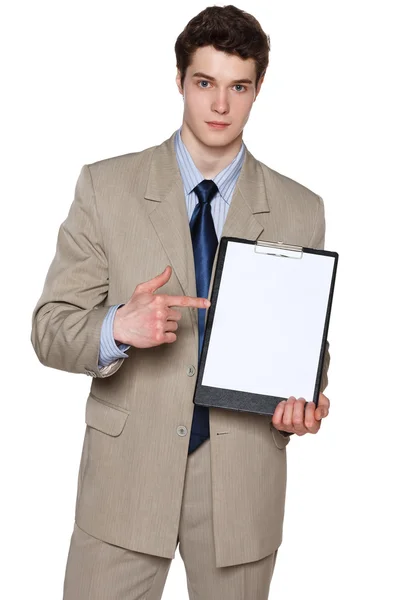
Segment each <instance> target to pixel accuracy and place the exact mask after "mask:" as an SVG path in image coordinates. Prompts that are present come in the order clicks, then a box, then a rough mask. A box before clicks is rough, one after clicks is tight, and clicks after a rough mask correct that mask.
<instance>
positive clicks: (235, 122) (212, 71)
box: [176, 46, 263, 147]
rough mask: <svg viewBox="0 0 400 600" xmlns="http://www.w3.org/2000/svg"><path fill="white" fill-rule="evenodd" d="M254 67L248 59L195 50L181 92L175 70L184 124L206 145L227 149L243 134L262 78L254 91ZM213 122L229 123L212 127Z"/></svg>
mask: <svg viewBox="0 0 400 600" xmlns="http://www.w3.org/2000/svg"><path fill="white" fill-rule="evenodd" d="M255 80H256V66H255V61H254V60H253V59H252V58H250V59H247V60H243V59H241V58H240V57H238V56H233V55H230V54H226V53H225V52H221V51H219V50H215V48H214V47H213V46H205V47H203V48H198V49H197V50H196V52H195V54H194V55H193V57H192V64H191V65H190V66H189V67H188V68H187V71H186V75H185V79H184V89H183V90H182V87H181V84H180V73H179V71H178V74H177V77H176V82H177V85H178V88H179V91H180V92H181V93H183V94H184V98H185V105H184V113H183V121H184V125H186V127H188V128H189V129H190V131H191V132H192V134H193V135H194V136H195V137H196V138H197V139H198V140H199V141H200V142H202V143H203V144H205V145H206V146H213V147H221V146H227V145H228V144H230V143H231V142H232V141H233V140H235V139H236V138H237V137H238V136H239V135H240V134H241V132H242V131H243V128H244V126H245V125H246V123H247V120H248V118H249V115H250V111H251V108H252V106H253V102H254V100H255V98H256V96H257V94H258V92H259V90H260V87H261V84H262V81H263V78H262V79H261V80H260V81H259V84H258V89H257V90H256V88H255ZM212 121H217V122H222V123H228V124H229V125H228V126H227V127H223V128H215V127H212V126H211V125H210V124H209V123H210V122H212Z"/></svg>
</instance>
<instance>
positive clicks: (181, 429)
mask: <svg viewBox="0 0 400 600" xmlns="http://www.w3.org/2000/svg"><path fill="white" fill-rule="evenodd" d="M176 433H177V434H178V435H180V436H181V437H183V436H185V435H186V434H187V428H186V427H185V426H184V425H179V427H178V428H177V430H176Z"/></svg>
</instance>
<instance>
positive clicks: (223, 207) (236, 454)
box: [32, 6, 329, 600]
mask: <svg viewBox="0 0 400 600" xmlns="http://www.w3.org/2000/svg"><path fill="white" fill-rule="evenodd" d="M175 51H176V57H177V67H178V71H177V77H176V82H177V86H178V89H179V92H180V93H181V94H182V96H183V97H184V112H183V122H182V127H181V128H180V130H178V131H177V132H174V134H173V135H172V136H171V137H170V138H169V139H168V140H166V141H165V142H163V143H162V144H161V145H159V146H155V147H152V148H148V149H146V150H143V151H141V152H136V153H132V154H127V155H124V156H119V157H114V158H110V159H108V160H103V161H99V162H96V163H94V164H91V165H85V166H84V167H83V168H82V171H81V174H80V176H79V179H78V182H77V187H76V194H75V199H74V202H73V204H72V206H71V209H70V212H69V214H68V217H67V219H66V221H65V222H64V223H63V224H62V225H61V228H60V232H59V236H58V240H57V251H56V255H55V257H54V260H53V262H52V264H51V266H50V269H49V273H48V275H47V279H46V282H45V286H44V290H43V293H42V296H41V298H40V300H39V301H38V304H37V306H36V308H35V311H34V315H33V330H32V342H33V345H34V347H35V350H36V353H37V355H38V357H39V359H40V361H41V362H42V363H43V364H46V365H48V366H51V367H54V368H58V369H63V370H67V371H70V372H74V373H87V374H88V375H90V376H92V377H93V381H92V386H91V391H90V394H89V397H88V399H87V404H86V424H87V428H86V433H85V439H84V444H83V450H82V458H81V464H80V469H79V477H78V491H77V501H76V515H75V519H76V523H75V527H74V531H73V534H72V538H71V546H70V550H69V555H68V562H67V569H66V575H65V583H64V599H65V600H72V599H73V600H83V599H85V600H102V599H107V600H111V599H113V600H114V599H115V600H128V599H129V600H136V599H139V598H146V600H156V599H159V598H161V595H162V590H163V587H164V584H165V580H166V577H167V573H168V569H169V566H170V562H171V559H172V558H174V556H175V549H176V547H177V544H178V543H179V550H180V554H181V556H182V558H183V561H184V564H185V568H186V573H187V584H188V590H189V596H190V598H191V600H193V599H196V600H211V599H213V598H221V599H225V598H226V599H228V598H229V600H235V599H239V598H240V599H244V598H246V599H249V598H251V599H252V600H258V599H259V600H261V599H263V600H264V599H266V598H267V597H268V590H269V586H270V581H271V577H272V574H273V570H274V565H275V560H276V555H277V550H278V547H279V545H280V544H281V541H282V524H283V516H284V503H285V488H286V449H285V446H286V445H287V443H288V442H289V439H290V438H289V437H288V434H290V433H297V434H298V435H303V434H305V433H307V432H311V433H316V432H317V431H318V429H319V427H320V423H321V419H322V417H324V416H326V415H327V414H328V410H329V400H328V399H327V398H326V396H324V395H323V394H322V393H321V395H320V403H319V406H318V408H317V409H315V405H314V404H313V403H312V402H311V403H308V404H307V405H306V406H305V401H304V399H297V400H296V399H295V398H289V399H288V400H287V401H285V402H282V403H281V404H280V405H278V407H277V409H276V411H275V414H274V416H273V418H271V417H265V416H262V415H257V414H252V413H237V412H236V411H229V410H223V409H210V410H208V409H206V408H203V407H197V406H196V408H195V406H194V404H193V395H194V388H195V382H196V373H197V366H198V360H199V350H200V349H201V345H202V337H203V333H204V326H205V314H204V313H205V312H206V309H207V308H208V307H209V306H210V302H209V301H208V297H209V295H210V290H211V286H212V281H213V277H214V271H213V270H214V269H215V262H216V250H217V244H218V241H219V240H220V238H221V236H222V235H225V236H237V237H242V238H247V239H251V240H256V239H260V240H269V241H283V242H285V243H290V244H298V245H304V246H309V247H315V248H322V247H323V244H324V232H325V222H324V209H323V203H322V200H321V198H320V197H319V196H317V195H316V194H314V193H313V192H311V191H310V190H308V189H306V188H305V187H303V186H301V185H300V184H298V183H296V182H294V181H292V180H291V179H288V178H287V177H284V176H283V175H280V174H279V173H277V172H275V171H273V170H271V169H269V168H268V167H267V166H265V165H263V164H262V163H261V162H259V161H257V160H256V159H255V158H254V157H253V156H252V155H251V153H250V152H249V151H248V149H247V148H246V146H245V145H244V143H243V141H242V135H243V128H244V126H245V124H246V122H247V120H248V118H249V115H250V111H251V108H252V105H253V102H254V101H255V99H256V97H257V95H258V93H259V92H260V89H261V85H262V82H263V80H264V74H265V71H266V68H267V65H268V57H269V38H268V37H267V36H266V35H265V33H264V32H263V31H262V29H261V27H260V25H259V23H258V22H257V21H256V20H255V19H254V17H252V16H251V15H249V14H247V13H245V12H243V11H240V10H239V9H237V8H235V7H233V6H226V7H223V8H221V7H209V8H207V9H205V10H204V11H202V12H201V13H200V14H199V15H197V16H196V17H195V18H194V19H192V20H191V21H190V22H189V23H188V25H187V26H186V28H185V30H184V31H183V32H182V33H181V34H180V36H179V37H178V39H177V42H176V46H175ZM132 291H133V293H132ZM232 302H235V303H237V309H238V324H237V326H245V311H246V310H247V308H246V307H241V306H240V298H233V299H232ZM197 309H199V310H197ZM233 326H236V324H233ZM328 365H329V354H328V351H326V353H325V362H324V373H323V385H322V390H321V392H322V391H323V390H324V389H325V387H326V385H327V370H328Z"/></svg>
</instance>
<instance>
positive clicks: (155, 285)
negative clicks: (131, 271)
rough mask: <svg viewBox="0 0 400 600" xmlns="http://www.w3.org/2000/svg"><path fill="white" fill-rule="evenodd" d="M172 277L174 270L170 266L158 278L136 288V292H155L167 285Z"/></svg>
mask: <svg viewBox="0 0 400 600" xmlns="http://www.w3.org/2000/svg"><path fill="white" fill-rule="evenodd" d="M171 275H172V268H171V267H170V266H169V265H168V266H167V267H165V269H164V271H163V272H162V273H160V274H159V275H157V276H156V277H153V279H149V280H148V281H144V282H143V283H139V285H137V286H136V290H135V292H136V291H137V292H155V291H156V290H158V289H159V288H160V287H162V286H163V285H165V284H166V283H167V281H168V280H169V279H170V277H171Z"/></svg>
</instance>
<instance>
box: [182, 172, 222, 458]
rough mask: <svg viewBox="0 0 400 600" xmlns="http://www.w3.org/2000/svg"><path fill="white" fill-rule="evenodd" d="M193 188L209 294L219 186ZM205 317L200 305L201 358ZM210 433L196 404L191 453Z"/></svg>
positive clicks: (199, 271)
mask: <svg viewBox="0 0 400 600" xmlns="http://www.w3.org/2000/svg"><path fill="white" fill-rule="evenodd" d="M193 191H194V192H195V193H196V195H197V197H198V199H199V202H198V204H196V207H195V209H194V211H193V214H192V218H191V219H190V232H191V236H192V244H193V256H194V266H195V271H196V288H197V296H198V297H199V298H207V297H208V291H209V286H210V279H211V272H212V267H213V263H214V257H215V252H216V250H217V247H218V238H217V234H216V233H215V227H214V221H213V218H212V214H211V204H210V203H211V200H212V199H213V198H214V196H215V194H216V193H217V192H218V188H217V186H216V185H215V183H214V182H213V181H212V180H211V179H203V181H201V182H200V183H199V184H198V185H197V186H196V187H195V188H194V190H193ZM205 317H206V309H205V308H199V309H198V323H199V361H200V354H201V349H202V347H203V340H204V329H205ZM209 437H210V425H209V411H208V407H206V406H199V405H197V404H195V407H194V412H193V421H192V430H191V434H190V441H189V454H190V453H191V452H193V450H195V449H196V448H198V446H200V444H201V443H202V442H204V441H205V440H206V439H208V438H209Z"/></svg>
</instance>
